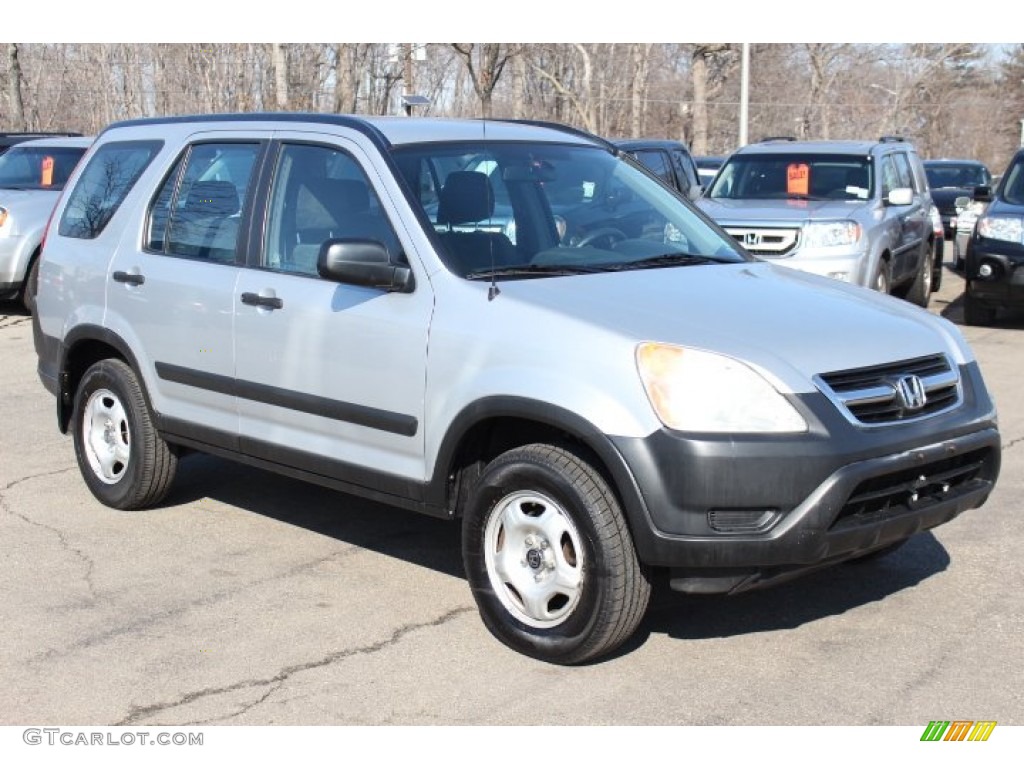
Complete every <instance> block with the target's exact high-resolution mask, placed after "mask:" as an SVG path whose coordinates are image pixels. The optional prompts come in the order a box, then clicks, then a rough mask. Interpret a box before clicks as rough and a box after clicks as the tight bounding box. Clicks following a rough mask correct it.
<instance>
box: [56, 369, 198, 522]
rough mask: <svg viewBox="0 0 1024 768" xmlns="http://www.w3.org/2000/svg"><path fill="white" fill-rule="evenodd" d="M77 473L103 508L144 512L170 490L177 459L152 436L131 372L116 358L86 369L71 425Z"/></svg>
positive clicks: (143, 398) (153, 433) (158, 437)
mask: <svg viewBox="0 0 1024 768" xmlns="http://www.w3.org/2000/svg"><path fill="white" fill-rule="evenodd" d="M71 427H72V432H73V436H74V442H75V457H76V458H77V459H78V468H79V470H80V471H81V473H82V477H83V478H84V479H85V484H86V485H87V486H89V490H90V491H92V494H93V495H94V496H95V497H96V498H97V499H99V500H100V501H101V502H103V503H104V504H106V505H107V506H108V507H114V508H115V509H144V508H146V507H151V506H153V505H155V504H158V503H159V502H160V501H161V500H162V499H163V498H164V496H166V495H167V491H168V490H169V489H170V487H171V482H172V481H173V480H174V473H175V470H176V469H177V464H178V459H177V454H176V451H175V449H174V448H173V447H172V446H169V445H168V444H167V443H166V442H164V440H163V439H162V438H161V437H160V436H159V435H158V434H157V431H156V428H155V427H154V426H153V421H152V419H151V418H150V415H149V409H148V408H147V407H146V399H145V397H144V396H143V393H142V387H141V386H140V384H139V380H138V377H137V376H136V375H135V372H134V371H133V370H132V369H131V368H130V367H129V366H128V365H127V364H125V363H124V362H122V361H121V360H116V359H109V360H101V361H100V362H98V363H95V364H94V365H93V366H92V367H90V368H89V369H88V370H87V371H86V372H85V375H84V376H82V380H81V382H80V383H79V385H78V390H77V392H76V393H75V410H74V414H73V416H72V420H71Z"/></svg>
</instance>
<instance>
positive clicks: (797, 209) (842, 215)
mask: <svg viewBox="0 0 1024 768" xmlns="http://www.w3.org/2000/svg"><path fill="white" fill-rule="evenodd" d="M696 202H697V205H698V206H699V207H700V208H701V210H703V211H704V213H706V214H707V215H708V216H710V217H711V218H712V219H714V220H715V221H716V222H717V223H718V224H721V225H732V224H736V225H749V224H753V223H759V222H764V223H771V222H786V223H788V224H800V223H803V222H805V221H811V220H814V221H823V220H827V219H847V218H850V217H852V216H856V215H857V213H858V212H859V211H860V210H861V209H863V208H864V207H865V206H870V205H871V202H870V201H867V200H727V199H723V198H715V199H711V198H706V197H702V198H700V199H698V200H697V201H696Z"/></svg>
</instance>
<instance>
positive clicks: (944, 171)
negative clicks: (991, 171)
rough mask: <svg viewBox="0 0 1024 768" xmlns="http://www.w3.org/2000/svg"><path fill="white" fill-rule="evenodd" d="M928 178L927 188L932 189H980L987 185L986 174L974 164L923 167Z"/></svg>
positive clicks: (926, 165) (983, 168)
mask: <svg viewBox="0 0 1024 768" xmlns="http://www.w3.org/2000/svg"><path fill="white" fill-rule="evenodd" d="M924 172H925V175H926V176H927V177H928V186H929V187H931V188H932V189H941V188H942V187H980V186H982V185H983V184H988V183H989V180H988V172H987V171H986V170H985V167H984V166H981V165H977V164H976V163H960V164H954V163H942V164H941V165H928V164H927V163H926V164H925V166H924Z"/></svg>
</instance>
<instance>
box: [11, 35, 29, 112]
mask: <svg viewBox="0 0 1024 768" xmlns="http://www.w3.org/2000/svg"><path fill="white" fill-rule="evenodd" d="M7 105H8V108H9V109H10V120H11V127H13V128H14V130H16V131H24V130H25V125H26V124H25V104H24V102H23V101H22V98H21V62H19V60H18V44H17V43H8V44H7Z"/></svg>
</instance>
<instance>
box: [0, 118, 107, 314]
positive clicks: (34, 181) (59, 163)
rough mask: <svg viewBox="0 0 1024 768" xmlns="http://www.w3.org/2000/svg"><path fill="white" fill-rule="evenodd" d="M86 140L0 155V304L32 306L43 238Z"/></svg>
mask: <svg viewBox="0 0 1024 768" xmlns="http://www.w3.org/2000/svg"><path fill="white" fill-rule="evenodd" d="M91 143H92V139H91V138H45V139H36V140H33V141H24V142H21V143H19V144H17V145H15V146H14V147H12V148H11V149H10V150H8V151H7V152H5V153H4V154H3V155H0V299H8V298H19V299H20V300H21V302H22V304H24V305H25V308H26V309H27V310H28V311H30V312H31V311H32V308H33V305H34V300H35V283H36V270H37V269H38V266H39V259H38V256H39V248H40V245H41V244H42V241H43V232H44V231H45V230H46V224H47V222H48V221H49V220H50V214H51V213H53V206H54V205H56V204H57V198H58V197H60V192H61V190H62V189H64V183H65V182H66V181H67V180H68V178H69V177H70V176H71V172H72V171H73V170H74V169H75V165H76V164H77V163H78V161H79V160H80V159H81V157H82V155H84V154H85V150H86V149H87V148H88V147H89V145H90V144H91Z"/></svg>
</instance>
